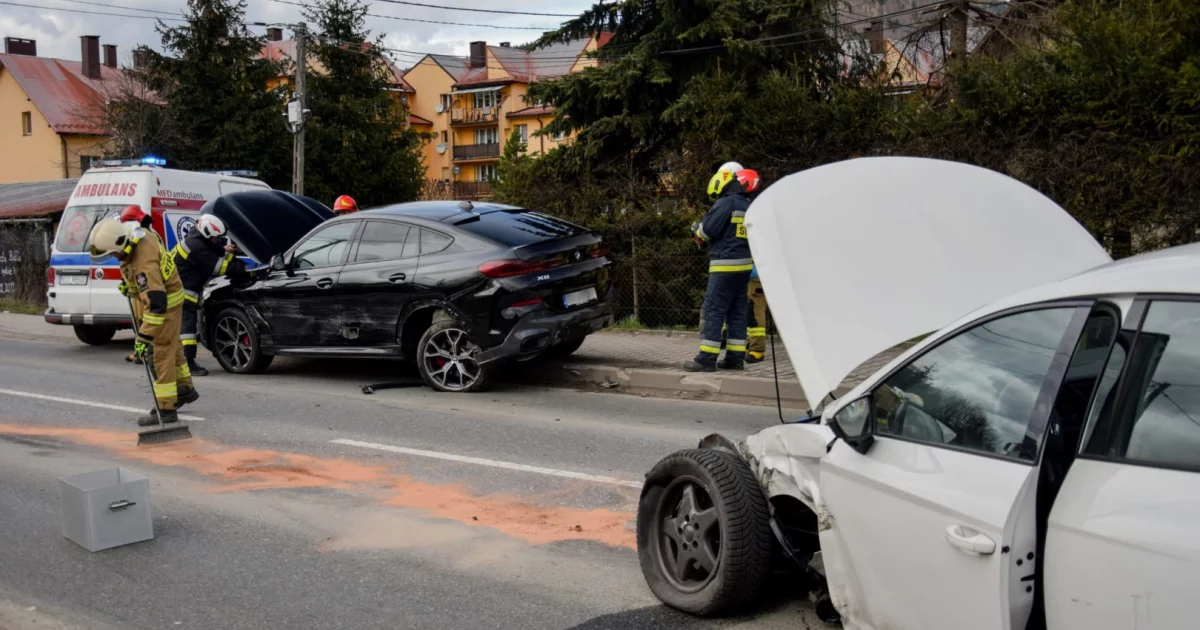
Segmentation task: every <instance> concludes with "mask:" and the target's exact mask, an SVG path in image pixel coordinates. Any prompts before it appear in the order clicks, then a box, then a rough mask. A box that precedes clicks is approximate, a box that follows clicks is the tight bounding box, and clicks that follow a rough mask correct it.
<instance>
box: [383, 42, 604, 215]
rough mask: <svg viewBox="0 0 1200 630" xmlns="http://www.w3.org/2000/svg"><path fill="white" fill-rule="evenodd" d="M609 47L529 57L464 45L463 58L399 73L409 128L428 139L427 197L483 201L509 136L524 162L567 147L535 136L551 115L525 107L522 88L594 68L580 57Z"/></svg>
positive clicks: (576, 46) (427, 61)
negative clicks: (519, 145) (522, 150)
mask: <svg viewBox="0 0 1200 630" xmlns="http://www.w3.org/2000/svg"><path fill="white" fill-rule="evenodd" d="M609 39H611V34H609V33H600V34H598V35H596V36H594V37H591V38H588V39H581V40H576V41H572V42H568V43H565V44H555V45H552V46H548V47H546V48H540V49H538V50H533V51H529V50H524V49H521V48H513V47H512V46H510V45H509V44H508V43H507V42H505V43H501V44H500V45H499V46H489V45H487V43H486V42H472V43H471V49H470V56H468V57H466V58H463V57H453V56H448V55H426V56H425V57H423V58H422V59H421V60H420V61H418V62H417V63H416V64H415V65H414V66H413V67H412V68H410V69H409V70H408V72H406V73H404V80H405V81H407V82H408V84H409V85H410V86H411V87H412V89H413V91H414V93H413V94H410V95H409V100H408V104H409V108H410V111H411V112H412V114H413V118H412V120H413V127H414V128H415V129H417V130H419V131H424V132H426V133H429V134H431V140H430V141H429V142H428V143H427V145H426V147H425V168H426V178H427V179H428V180H430V182H431V183H432V184H433V185H432V186H431V188H432V192H435V193H437V192H440V193H443V194H446V195H449V196H455V197H486V196H488V195H490V194H491V182H492V180H494V179H495V178H496V163H497V162H498V161H499V159H500V156H501V155H503V153H504V146H505V144H506V143H507V142H508V139H509V137H511V136H512V134H513V132H514V131H516V132H517V133H519V134H520V137H521V139H522V141H523V142H524V143H525V144H526V151H528V152H529V153H530V154H535V155H536V154H541V153H545V152H547V151H550V150H551V149H554V148H555V147H558V146H559V145H561V144H563V143H564V142H569V141H570V138H568V137H565V136H550V135H538V133H537V132H538V131H540V130H541V129H543V128H545V126H546V125H547V124H549V123H550V121H552V120H553V119H554V109H553V107H550V106H546V105H543V104H541V103H535V102H529V101H528V99H527V98H526V96H527V94H528V93H529V86H530V85H531V84H532V83H535V82H537V81H543V80H547V79H555V78H558V77H562V76H565V75H567V74H570V73H573V72H579V71H581V70H583V69H584V68H587V67H590V66H594V65H596V64H597V60H596V59H595V58H594V57H592V56H590V55H589V54H588V53H590V52H592V51H594V50H596V49H597V48H599V47H601V46H603V45H604V44H606V43H607V42H608V41H609ZM421 121H424V122H421Z"/></svg>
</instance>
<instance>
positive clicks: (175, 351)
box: [151, 306, 192, 411]
mask: <svg viewBox="0 0 1200 630" xmlns="http://www.w3.org/2000/svg"><path fill="white" fill-rule="evenodd" d="M182 319H183V307H182V306H176V307H175V308H170V309H167V314H166V315H164V316H163V323H162V326H160V327H159V329H158V330H157V331H156V332H155V335H154V344H153V345H154V361H153V363H151V368H152V369H151V373H152V374H153V376H154V399H155V400H157V401H158V408H159V409H162V410H163V411H173V410H174V409H175V402H176V400H177V399H178V398H179V389H180V388H182V389H185V390H186V389H191V387H192V371H191V369H189V368H188V362H187V358H186V357H185V356H184V355H183V344H181V343H179V327H180V324H181V323H182Z"/></svg>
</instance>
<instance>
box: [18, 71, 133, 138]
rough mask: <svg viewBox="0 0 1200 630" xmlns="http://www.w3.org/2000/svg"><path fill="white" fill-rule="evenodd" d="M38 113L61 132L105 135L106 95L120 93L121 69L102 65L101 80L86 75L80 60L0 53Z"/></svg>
mask: <svg viewBox="0 0 1200 630" xmlns="http://www.w3.org/2000/svg"><path fill="white" fill-rule="evenodd" d="M0 67H3V68H4V70H5V71H7V72H9V73H11V74H12V76H13V78H14V79H16V81H17V84H18V85H20V86H21V89H22V90H24V91H25V94H26V95H27V96H28V97H29V100H30V101H32V102H33V106H34V107H36V108H37V110H38V112H40V113H41V114H42V116H43V117H44V118H45V119H46V121H47V122H48V123H50V127H51V128H52V129H54V131H55V132H57V133H66V134H85V135H103V134H104V129H103V128H102V127H101V126H100V125H99V124H98V122H99V119H100V107H101V104H102V103H103V102H104V98H105V94H107V93H109V92H116V90H117V85H118V83H117V82H118V81H119V79H120V72H121V71H120V70H117V69H116V68H109V67H108V66H104V65H101V66H100V77H101V78H100V80H99V81H97V80H94V79H89V78H87V77H85V76H83V67H82V65H81V64H80V63H79V62H78V61H66V60H63V59H50V58H47V57H28V56H25V55H7V54H0Z"/></svg>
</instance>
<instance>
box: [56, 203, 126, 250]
mask: <svg viewBox="0 0 1200 630" xmlns="http://www.w3.org/2000/svg"><path fill="white" fill-rule="evenodd" d="M124 208H125V206H115V205H99V206H71V207H70V208H67V209H66V210H65V211H64V212H63V217H62V221H59V223H58V234H56V235H55V236H54V249H56V250H58V251H60V252H65V253H77V252H83V251H86V250H87V241H88V235H89V234H91V233H92V226H94V225H96V222H97V221H100V220H102V219H108V218H111V217H116V216H120V214H121V210H123V209H124Z"/></svg>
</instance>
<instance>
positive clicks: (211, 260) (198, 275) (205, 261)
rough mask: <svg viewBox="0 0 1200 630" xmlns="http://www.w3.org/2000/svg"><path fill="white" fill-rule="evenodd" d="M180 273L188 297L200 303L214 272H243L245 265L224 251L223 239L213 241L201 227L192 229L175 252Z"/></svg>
mask: <svg viewBox="0 0 1200 630" xmlns="http://www.w3.org/2000/svg"><path fill="white" fill-rule="evenodd" d="M172 253H173V254H174V255H175V264H176V265H178V266H179V275H180V277H182V278H183V290H184V296H185V299H186V300H187V301H189V302H193V303H198V302H199V301H200V293H201V291H203V290H204V285H205V284H208V281H209V280H211V279H212V278H213V276H223V275H225V274H233V273H242V272H244V271H245V270H246V265H245V264H244V263H242V261H240V260H238V259H237V258H235V257H234V256H233V254H230V253H228V252H226V251H225V245H224V243H223V242H222V243H213V242H212V240H211V239H209V238H207V237H205V236H204V235H203V234H201V233H200V232H199V231H198V230H192V231H191V233H190V234H188V235H187V238H185V239H183V240H182V241H180V242H179V244H178V245H176V246H175V250H174V251H173V252H172Z"/></svg>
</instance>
